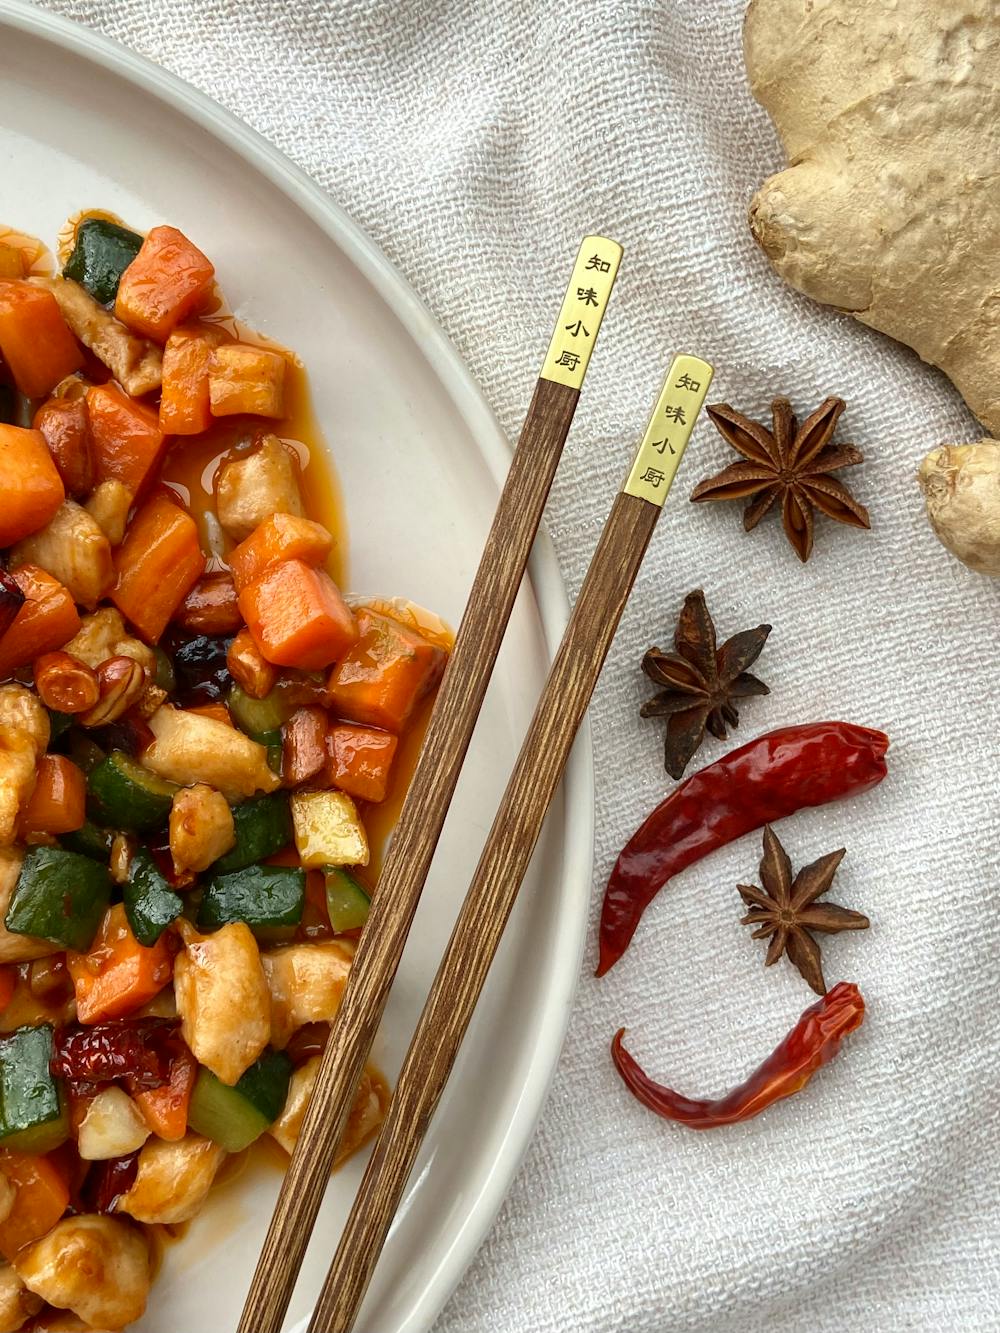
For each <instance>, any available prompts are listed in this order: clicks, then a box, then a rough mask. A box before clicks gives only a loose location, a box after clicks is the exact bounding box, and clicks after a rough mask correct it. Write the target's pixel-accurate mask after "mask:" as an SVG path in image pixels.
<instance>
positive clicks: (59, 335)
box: [0, 280, 83, 398]
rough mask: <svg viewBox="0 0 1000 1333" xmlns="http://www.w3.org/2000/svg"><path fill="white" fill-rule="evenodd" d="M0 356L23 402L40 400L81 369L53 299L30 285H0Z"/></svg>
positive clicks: (75, 345)
mask: <svg viewBox="0 0 1000 1333" xmlns="http://www.w3.org/2000/svg"><path fill="white" fill-rule="evenodd" d="M0 353H2V354H3V359H4V360H5V361H6V362H7V365H8V367H9V369H10V373H11V374H12V375H13V377H14V383H15V384H16V385H17V388H18V391H19V392H20V393H23V394H24V396H25V397H26V398H44V396H45V395H46V394H47V393H48V392H49V391H50V390H51V389H54V388H55V387H56V385H57V384H58V383H59V381H60V380H61V379H65V377H66V376H67V375H72V373H73V371H74V370H79V369H80V367H81V366H82V365H83V352H82V351H81V350H80V345H79V343H78V342H77V341H76V339H75V338H74V337H73V335H72V333H70V331H69V328H68V327H67V325H66V321H65V320H64V319H63V317H62V312H61V311H60V309H59V304H58V302H57V301H56V298H55V297H54V296H53V295H52V293H51V292H49V291H46V290H45V289H44V288H43V287H33V286H32V285H31V283H30V282H18V281H16V280H13V281H11V280H4V281H0Z"/></svg>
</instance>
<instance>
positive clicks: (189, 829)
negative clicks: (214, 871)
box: [170, 782, 236, 875]
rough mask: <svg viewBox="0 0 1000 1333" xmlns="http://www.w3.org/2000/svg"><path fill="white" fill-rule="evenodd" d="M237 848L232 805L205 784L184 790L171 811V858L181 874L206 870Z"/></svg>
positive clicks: (175, 799)
mask: <svg viewBox="0 0 1000 1333" xmlns="http://www.w3.org/2000/svg"><path fill="white" fill-rule="evenodd" d="M235 845H236V826H235V824H234V823H233V812H232V810H230V808H229V802H228V801H227V800H226V798H225V797H224V796H223V795H222V793H221V792H219V791H216V790H215V789H214V788H213V787H208V786H206V785H205V783H204V782H199V783H196V784H195V786H193V787H182V788H181V790H180V791H179V792H178V793H177V794H176V796H175V797H174V803H173V805H172V806H171V809H170V855H171V856H172V857H173V861H174V870H175V871H176V872H177V874H178V875H180V874H183V872H184V871H185V870H195V871H198V870H207V869H208V867H209V866H210V865H211V864H212V862H213V861H217V860H218V859H219V857H220V856H225V854H226V852H228V851H229V850H230V849H231V848H232V847H234V846H235Z"/></svg>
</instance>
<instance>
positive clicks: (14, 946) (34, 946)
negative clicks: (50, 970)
mask: <svg viewBox="0 0 1000 1333" xmlns="http://www.w3.org/2000/svg"><path fill="white" fill-rule="evenodd" d="M23 860H24V852H23V851H22V849H21V848H20V847H0V963H30V962H31V961H32V959H34V958H48V956H49V955H50V954H53V953H58V952H59V948H58V946H57V945H55V944H53V943H52V942H51V940H38V939H35V938H34V936H32V935H15V934H14V932H13V931H12V930H8V929H7V927H6V926H5V925H4V924H3V922H4V918H5V917H6V915H7V908H8V907H9V906H10V900H11V895H12V894H13V892H14V889H15V886H16V885H17V877H18V875H20V873H21V862H22V861H23Z"/></svg>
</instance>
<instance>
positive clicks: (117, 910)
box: [66, 903, 174, 1023]
mask: <svg viewBox="0 0 1000 1333" xmlns="http://www.w3.org/2000/svg"><path fill="white" fill-rule="evenodd" d="M66 966H67V968H68V969H69V974H70V976H71V977H72V978H73V987H74V989H75V991H76V1016H77V1018H78V1019H79V1020H80V1022H81V1023H101V1022H103V1021H104V1020H105V1019H108V1018H124V1017H125V1015H126V1014H129V1013H131V1012H132V1010H134V1009H139V1008H140V1007H141V1006H142V1005H144V1004H148V1003H149V1001H150V1000H151V999H152V998H153V997H154V996H155V995H159V993H160V991H161V990H162V989H163V987H164V986H165V985H166V984H167V982H168V981H169V980H170V978H171V977H172V976H173V971H174V956H173V954H172V953H171V950H170V944H169V940H168V937H167V935H166V934H163V935H161V936H160V938H159V939H158V940H157V941H156V943H155V944H154V945H152V946H151V947H149V948H147V947H146V946H145V945H144V944H140V943H139V941H138V940H137V939H136V937H135V936H134V935H133V934H132V930H131V927H130V926H129V924H128V919H127V917H126V916H125V907H124V905H123V904H122V903H115V905H114V906H113V907H109V908H108V910H107V912H106V914H105V917H104V920H103V921H102V923H101V927H100V929H99V930H98V932H97V936H96V938H95V940H94V942H93V944H92V945H91V946H90V949H89V950H88V951H87V952H86V953H77V952H76V951H75V950H73V949H70V950H69V951H68V952H67V954H66Z"/></svg>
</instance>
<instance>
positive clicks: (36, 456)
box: [0, 424, 66, 546]
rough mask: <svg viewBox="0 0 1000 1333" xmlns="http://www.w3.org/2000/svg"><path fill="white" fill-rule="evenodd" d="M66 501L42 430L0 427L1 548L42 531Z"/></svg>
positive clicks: (64, 492)
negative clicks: (40, 529)
mask: <svg viewBox="0 0 1000 1333" xmlns="http://www.w3.org/2000/svg"><path fill="white" fill-rule="evenodd" d="M65 498H66V490H65V488H64V486H63V484H62V480H61V478H60V476H59V472H58V470H57V469H56V465H55V463H54V462H53V461H52V455H51V454H50V453H49V451H48V449H47V448H46V445H45V437H44V435H43V434H42V433H41V431H38V430H22V428H21V427H20V426H7V425H3V424H0V546H12V545H13V544H14V542H19V541H20V540H21V538H22V537H30V535H31V534H32V533H33V532H37V531H38V530H39V528H44V527H45V525H46V523H48V521H49V519H51V518H52V516H53V515H54V514H55V512H56V510H57V509H58V508H59V506H60V505H61V504H62V502H63V500H65Z"/></svg>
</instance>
